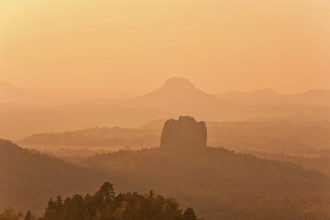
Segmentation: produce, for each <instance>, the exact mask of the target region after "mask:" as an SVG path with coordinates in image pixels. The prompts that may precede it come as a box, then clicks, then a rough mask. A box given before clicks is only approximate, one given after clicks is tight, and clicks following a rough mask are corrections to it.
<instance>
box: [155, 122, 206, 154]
mask: <svg viewBox="0 0 330 220" xmlns="http://www.w3.org/2000/svg"><path fill="white" fill-rule="evenodd" d="M206 139H207V129H206V124H205V122H204V121H201V122H197V121H196V120H195V119H194V118H193V117H190V116H180V117H179V119H178V120H174V119H170V120H167V121H166V122H165V125H164V128H163V131H162V135H161V138H160V147H161V148H170V149H188V150H189V149H198V148H205V147H206Z"/></svg>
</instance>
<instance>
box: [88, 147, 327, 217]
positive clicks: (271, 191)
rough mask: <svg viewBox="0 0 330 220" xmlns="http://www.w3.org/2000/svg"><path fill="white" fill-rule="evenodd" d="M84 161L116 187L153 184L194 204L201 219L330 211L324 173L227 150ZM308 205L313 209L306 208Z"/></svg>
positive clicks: (119, 154) (139, 154)
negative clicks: (103, 173)
mask: <svg viewBox="0 0 330 220" xmlns="http://www.w3.org/2000/svg"><path fill="white" fill-rule="evenodd" d="M84 164H85V165H89V166H91V167H94V168H99V169H101V170H104V171H106V172H107V173H108V175H109V176H111V177H112V181H113V182H114V183H115V184H116V185H118V186H120V187H122V188H121V189H120V190H131V191H135V190H136V191H141V190H142V191H145V190H147V189H150V188H152V189H154V190H156V191H157V192H160V193H162V194H165V195H169V196H173V197H175V198H177V199H178V201H179V202H180V203H182V204H183V205H188V204H189V205H190V206H192V207H194V208H196V210H197V213H199V214H201V215H202V216H204V217H205V219H210V220H211V219H221V218H224V219H269V216H272V219H323V218H324V217H325V216H326V215H328V214H329V212H326V210H327V209H326V207H327V206H329V205H330V203H329V201H330V200H329V199H330V197H329V192H330V184H329V183H330V182H329V179H327V178H326V177H324V176H323V175H321V174H319V173H317V172H314V171H308V170H305V169H303V168H301V167H299V166H296V165H293V164H291V163H287V162H278V161H271V160H262V159H258V158H256V157H254V156H250V155H246V154H237V153H233V152H231V151H228V150H225V149H214V148H206V149H201V150H197V151H194V152H189V151H168V150H162V149H152V150H142V151H138V152H125V151H121V152H117V153H109V154H103V155H98V156H94V157H90V158H88V159H87V160H85V161H84ZM261 201H267V203H263V202H261ZM289 205H290V206H291V207H290V210H288V209H287V207H288V206H289ZM310 205H313V206H315V210H312V211H311V210H308V207H309V206H310ZM317 210H318V211H317ZM305 211H306V213H307V214H306V213H305ZM311 217H312V218H311ZM325 219H327V218H325Z"/></svg>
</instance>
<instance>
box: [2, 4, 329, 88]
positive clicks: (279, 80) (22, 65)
mask: <svg viewBox="0 0 330 220" xmlns="http://www.w3.org/2000/svg"><path fill="white" fill-rule="evenodd" d="M329 11H330V2H329V1H326V0H289V1H288V0H271V1H262V0H248V1H247V0H234V1H219V0H204V1H191V0H182V1H174V0H173V1H172V0H170V1H151V0H141V1H136V0H130V1H128V0H121V1H119V0H118V1H105V0H95V1H83V0H78V1H65V0H47V1H41V0H29V1H26V0H1V1H0V80H6V81H10V82H12V83H14V84H17V85H20V86H25V87H65V88H71V87H73V88H82V87H87V88H105V89H112V90H117V91H131V92H136V91H137V92H139V93H141V94H142V93H143V92H146V91H149V90H150V89H154V88H156V87H157V86H155V85H161V84H162V83H163V81H164V80H166V79H167V78H169V77H172V76H181V77H186V78H189V79H190V80H192V81H194V82H197V83H195V84H196V85H198V86H199V87H200V88H201V89H203V90H205V91H208V92H212V93H217V92H226V91H231V90H241V91H250V90H255V89H261V88H274V89H275V90H277V91H279V92H283V93H295V92H303V91H306V90H309V89H313V88H324V89H330V77H329V73H330V62H329V60H330V13H329Z"/></svg>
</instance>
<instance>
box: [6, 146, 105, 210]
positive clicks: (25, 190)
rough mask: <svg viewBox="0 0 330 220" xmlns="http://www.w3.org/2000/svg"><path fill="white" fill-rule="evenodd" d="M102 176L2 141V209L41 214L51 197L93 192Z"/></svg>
mask: <svg viewBox="0 0 330 220" xmlns="http://www.w3.org/2000/svg"><path fill="white" fill-rule="evenodd" d="M101 181H104V179H103V178H102V175H100V174H99V173H97V172H94V171H92V170H90V169H86V168H82V167H78V166H75V165H72V164H69V163H66V162H64V161H61V160H59V159H56V158H52V157H48V156H45V155H41V154H40V153H38V152H31V151H29V150H26V149H22V148H20V147H19V146H17V145H15V144H13V143H11V142H9V141H5V140H0V198H1V199H0V209H1V210H2V209H3V208H5V207H9V206H11V207H15V208H17V209H19V210H28V209H32V210H36V211H39V212H40V211H41V210H42V208H43V204H44V203H45V202H46V201H47V200H48V199H49V197H51V196H56V195H57V194H58V193H61V194H63V195H67V194H72V193H82V192H89V191H91V190H93V189H96V186H97V185H98V184H99V183H100V182H101Z"/></svg>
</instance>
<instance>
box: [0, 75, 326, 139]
mask: <svg viewBox="0 0 330 220" xmlns="http://www.w3.org/2000/svg"><path fill="white" fill-rule="evenodd" d="M0 87H1V86H0ZM4 87H8V86H4ZM10 88H11V87H10ZM0 90H1V88H0ZM329 94H330V92H329V91H324V90H313V91H310V92H308V93H304V94H300V95H279V94H277V93H276V92H274V91H273V90H271V89H266V90H262V91H257V92H251V93H228V94H222V95H217V97H215V96H213V95H210V94H207V93H205V92H203V91H201V90H200V89H198V88H196V87H195V86H194V85H193V84H192V83H191V82H189V81H188V80H187V79H184V78H172V79H169V80H167V81H166V82H165V84H164V85H163V86H162V87H160V88H159V89H156V90H154V91H152V92H150V93H147V94H146V95H143V96H139V97H136V98H130V99H102V98H101V97H100V99H95V100H91V99H88V98H86V99H87V100H88V101H81V102H75V103H72V104H65V105H57V106H54V107H49V106H37V105H33V106H31V105H30V104H23V103H21V104H10V103H6V104H4V103H3V104H0V124H1V125H2V129H0V137H3V138H8V139H17V138H22V137H24V136H27V135H31V134H33V133H39V132H59V131H63V130H64V129H68V130H78V129H85V128H88V127H97V126H98V127H114V126H121V127H138V126H140V125H141V124H144V123H146V122H148V121H152V120H157V119H160V118H173V117H178V116H179V115H192V116H194V117H196V118H201V119H203V120H206V121H225V120H234V121H235V120H249V119H255V118H263V119H285V118H287V119H290V118H295V119H308V120H330V104H329V103H330V102H329V103H328V100H329V97H330V95H329ZM7 101H8V100H7ZM0 103H1V93H0ZM31 124H34V126H33V127H31V126H30V125H31Z"/></svg>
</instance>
